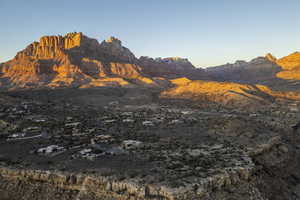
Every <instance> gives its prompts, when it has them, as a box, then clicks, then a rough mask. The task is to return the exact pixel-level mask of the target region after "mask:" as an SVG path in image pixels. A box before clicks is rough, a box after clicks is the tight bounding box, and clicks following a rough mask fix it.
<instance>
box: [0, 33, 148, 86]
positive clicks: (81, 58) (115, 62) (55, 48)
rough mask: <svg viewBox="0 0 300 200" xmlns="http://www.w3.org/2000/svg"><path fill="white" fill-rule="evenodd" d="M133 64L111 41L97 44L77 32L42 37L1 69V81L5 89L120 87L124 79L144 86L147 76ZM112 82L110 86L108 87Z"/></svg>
mask: <svg viewBox="0 0 300 200" xmlns="http://www.w3.org/2000/svg"><path fill="white" fill-rule="evenodd" d="M136 60H137V59H136V58H135V56H134V54H133V53H131V52H130V50H129V49H127V48H125V47H123V46H122V43H121V41H120V40H118V39H117V38H114V37H110V38H109V39H108V40H106V41H103V42H102V43H101V44H99V43H98V41H97V40H96V39H92V38H89V37H87V36H85V35H83V34H82V33H77V32H75V33H68V34H66V35H65V36H60V35H59V36H44V37H41V38H40V41H39V42H33V43H32V44H30V45H29V46H27V47H26V48H25V49H24V50H22V51H20V52H19V53H17V55H16V56H15V58H14V59H12V60H10V61H8V62H6V63H4V64H3V65H2V66H1V73H2V76H1V81H2V85H5V86H7V87H21V88H24V87H25V88H27V87H40V86H43V87H61V86H63V87H74V86H75V87H80V86H82V85H85V86H84V87H87V86H91V87H94V86H95V87H97V86H100V85H101V86H105V85H106V84H108V85H119V86H123V85H124V84H125V83H126V82H127V81H125V80H124V79H138V80H139V81H138V82H139V83H140V82H141V83H144V82H143V80H146V79H147V78H146V77H145V76H146V75H145V74H144V73H143V72H141V67H140V66H138V65H137V62H136ZM111 78H113V80H114V81H113V84H109V80H111ZM148 79H149V78H148ZM147 82H149V80H147ZM150 82H151V81H150ZM100 83H101V84H100ZM94 84H95V85H94ZM150 85H151V84H150ZM152 85H153V84H152Z"/></svg>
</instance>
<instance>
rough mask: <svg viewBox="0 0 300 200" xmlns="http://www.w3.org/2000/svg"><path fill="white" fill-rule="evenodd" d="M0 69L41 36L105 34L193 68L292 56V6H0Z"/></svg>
mask: <svg viewBox="0 0 300 200" xmlns="http://www.w3.org/2000/svg"><path fill="white" fill-rule="evenodd" d="M0 27H1V29H0V62H4V61H6V60H8V59H10V58H12V57H13V56H14V55H15V54H16V52H17V51H20V50H22V49H24V48H25V47H26V46H27V45H28V44H29V43H31V42H33V41H37V40H39V38H40V36H43V35H56V34H61V35H64V34H65V33H67V32H72V31H78V32H83V33H84V34H86V35H87V36H90V37H93V38H96V39H98V40H99V41H100V42H101V41H102V40H104V39H106V38H107V37H109V36H111V35H113V36H116V37H118V38H119V39H121V40H122V41H123V45H124V46H126V47H128V48H129V49H130V50H131V51H132V52H133V53H134V54H135V55H136V56H138V57H139V56H142V55H147V56H151V57H169V56H180V57H186V58H188V59H189V60H191V62H192V63H193V64H194V65H196V66H198V67H205V66H212V65H219V64H224V63H227V62H234V61H235V60H238V59H244V60H249V59H252V58H254V57H256V56H260V55H264V54H266V53H268V52H271V53H273V54H274V55H275V56H277V57H282V56H285V55H287V54H290V53H292V52H294V51H299V50H300V0H51V1H50V0H48V1H46V0H0Z"/></svg>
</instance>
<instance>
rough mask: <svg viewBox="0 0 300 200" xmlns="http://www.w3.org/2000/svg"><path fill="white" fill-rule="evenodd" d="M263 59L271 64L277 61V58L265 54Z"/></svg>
mask: <svg viewBox="0 0 300 200" xmlns="http://www.w3.org/2000/svg"><path fill="white" fill-rule="evenodd" d="M265 58H266V59H268V60H269V61H271V62H276V61H277V58H276V57H275V56H273V55H272V54H271V53H267V54H266V56H265Z"/></svg>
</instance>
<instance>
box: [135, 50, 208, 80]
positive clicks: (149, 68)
mask: <svg viewBox="0 0 300 200" xmlns="http://www.w3.org/2000/svg"><path fill="white" fill-rule="evenodd" d="M139 65H140V66H142V70H143V72H144V73H146V74H149V75H150V76H153V77H165V78H168V79H170V78H178V77H189V78H191V79H201V80H206V79H209V78H210V77H209V75H208V74H207V73H206V72H205V71H204V70H203V69H201V68H196V67H195V66H194V65H193V64H192V63H191V62H190V61H189V60H188V59H186V58H179V57H170V58H155V59H154V58H150V57H147V56H142V57H140V59H139Z"/></svg>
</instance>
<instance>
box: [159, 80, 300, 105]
mask: <svg viewBox="0 0 300 200" xmlns="http://www.w3.org/2000/svg"><path fill="white" fill-rule="evenodd" d="M171 82H172V83H173V84H174V85H175V87H172V88H170V89H168V90H165V91H163V92H162V93H161V98H167V99H185V100H194V101H196V102H198V103H199V104H200V105H204V107H208V106H209V105H210V104H217V105H222V106H227V107H239V108H245V109H249V108H250V109H251V107H253V108H258V107H260V106H264V105H270V104H272V103H280V102H290V101H295V100H296V101H299V100H300V93H297V92H282V91H274V90H272V89H270V88H269V87H267V86H264V85H260V84H256V85H254V84H239V83H232V82H216V81H199V80H196V81H192V80H189V79H187V78H180V79H174V80H172V81H171Z"/></svg>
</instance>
